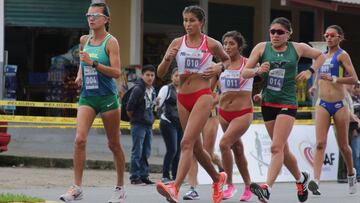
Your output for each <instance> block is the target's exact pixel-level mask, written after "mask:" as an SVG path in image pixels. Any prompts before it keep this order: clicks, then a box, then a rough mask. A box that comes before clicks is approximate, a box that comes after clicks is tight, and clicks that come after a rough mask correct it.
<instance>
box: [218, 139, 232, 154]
mask: <svg viewBox="0 0 360 203" xmlns="http://www.w3.org/2000/svg"><path fill="white" fill-rule="evenodd" d="M219 147H220V151H221V153H223V152H227V151H229V150H230V149H231V147H230V144H229V143H228V142H227V141H226V140H224V139H222V140H221V141H220V144H219Z"/></svg>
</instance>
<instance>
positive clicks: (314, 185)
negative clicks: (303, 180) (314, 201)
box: [308, 180, 321, 195]
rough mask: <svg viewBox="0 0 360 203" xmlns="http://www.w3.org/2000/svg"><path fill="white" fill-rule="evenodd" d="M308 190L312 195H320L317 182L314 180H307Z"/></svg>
mask: <svg viewBox="0 0 360 203" xmlns="http://www.w3.org/2000/svg"><path fill="white" fill-rule="evenodd" d="M308 187H309V190H310V191H311V192H312V193H313V195H321V192H320V190H319V184H317V183H316V182H315V181H314V180H310V182H309V185H308Z"/></svg>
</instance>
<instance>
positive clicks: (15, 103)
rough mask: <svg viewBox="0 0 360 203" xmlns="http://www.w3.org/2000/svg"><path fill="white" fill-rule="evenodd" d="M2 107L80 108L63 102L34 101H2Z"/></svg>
mask: <svg viewBox="0 0 360 203" xmlns="http://www.w3.org/2000/svg"><path fill="white" fill-rule="evenodd" d="M0 106H23V107H42V108H66V109H76V108H77V107H78V104H77V103H62V102H33V101H11V100H0Z"/></svg>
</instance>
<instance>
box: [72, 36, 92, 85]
mask: <svg viewBox="0 0 360 203" xmlns="http://www.w3.org/2000/svg"><path fill="white" fill-rule="evenodd" d="M88 37H89V35H83V36H81V37H80V45H79V49H80V51H82V50H83V48H84V46H85V43H86V40H87V38H88ZM75 83H76V84H77V85H78V86H79V87H80V86H81V85H82V70H81V65H79V69H78V72H77V76H76V79H75Z"/></svg>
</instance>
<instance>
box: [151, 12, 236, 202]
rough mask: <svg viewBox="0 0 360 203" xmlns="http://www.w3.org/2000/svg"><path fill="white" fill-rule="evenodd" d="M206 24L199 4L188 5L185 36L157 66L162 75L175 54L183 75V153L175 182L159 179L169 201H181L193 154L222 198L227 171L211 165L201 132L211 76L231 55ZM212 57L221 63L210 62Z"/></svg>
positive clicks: (210, 100) (209, 104)
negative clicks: (205, 29) (206, 31)
mask: <svg viewBox="0 0 360 203" xmlns="http://www.w3.org/2000/svg"><path fill="white" fill-rule="evenodd" d="M204 23H205V13H204V10H203V9H202V8H200V7H199V6H189V7H186V8H185V9H184V11H183V25H184V28H185V30H186V35H184V36H183V37H179V38H176V39H174V40H173V41H172V42H171V44H170V46H169V48H168V50H167V52H166V54H165V56H164V59H163V60H162V62H161V63H160V65H159V67H158V76H159V77H163V76H164V75H165V73H166V72H167V71H168V68H169V66H170V64H171V62H172V61H173V59H174V58H175V57H176V62H177V66H178V68H179V74H180V87H179V93H178V95H177V96H178V97H177V99H178V111H179V118H180V122H181V125H182V127H183V128H184V136H183V139H182V141H181V154H180V162H179V166H178V171H177V175H176V179H175V182H174V183H170V184H168V185H165V184H163V183H162V182H159V183H158V184H157V186H156V188H157V191H158V192H159V193H160V194H161V195H162V196H164V197H165V198H166V199H167V201H169V202H178V196H179V195H178V194H179V189H180V186H181V184H182V183H183V180H184V179H185V176H186V174H187V173H188V171H189V169H190V165H191V162H192V158H193V156H195V157H196V159H197V160H198V161H199V163H200V164H201V165H202V166H203V167H204V169H205V170H206V171H207V173H208V174H209V175H210V177H211V178H212V180H213V182H214V183H213V185H212V188H213V194H212V197H213V201H214V202H215V203H218V202H220V201H221V200H222V198H223V191H222V187H223V185H224V184H225V182H226V177H227V175H226V173H224V172H220V173H218V172H217V171H216V170H215V168H214V166H213V165H212V162H211V158H210V156H209V154H208V153H207V152H206V151H205V150H204V148H203V146H202V143H201V137H200V133H201V131H202V129H203V127H204V126H205V123H206V121H207V120H208V118H209V113H210V110H211V107H212V105H213V96H212V91H211V85H210V78H212V77H215V76H217V75H218V74H219V73H220V72H221V70H222V69H224V68H225V67H227V66H228V65H229V57H228V55H227V54H226V53H225V51H224V50H223V48H222V46H221V44H220V42H218V41H216V40H214V39H212V38H210V37H208V36H206V35H205V34H203V33H202V31H201V28H202V27H203V25H204ZM213 56H216V57H218V58H219V59H220V60H221V63H218V64H215V65H211V64H212V58H213Z"/></svg>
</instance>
